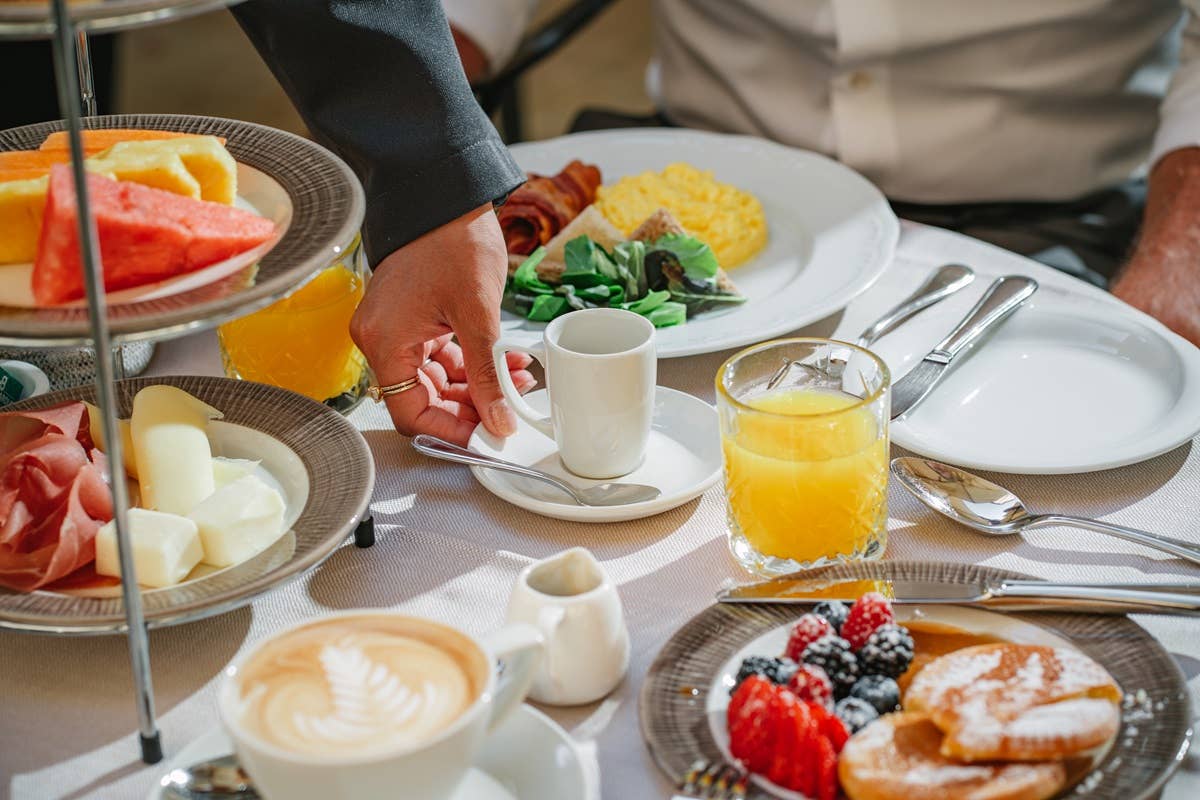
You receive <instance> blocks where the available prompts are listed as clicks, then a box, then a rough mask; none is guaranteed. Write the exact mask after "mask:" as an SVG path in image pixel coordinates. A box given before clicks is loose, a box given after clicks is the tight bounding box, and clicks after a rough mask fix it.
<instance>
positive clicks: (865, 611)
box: [842, 592, 896, 650]
mask: <svg viewBox="0 0 1200 800" xmlns="http://www.w3.org/2000/svg"><path fill="white" fill-rule="evenodd" d="M895 621H896V615H895V614H894V613H892V604H891V602H889V601H888V599H887V598H886V597H884V596H883V595H881V594H880V593H879V592H867V593H866V594H864V595H863V596H862V597H860V598H858V601H857V602H855V604H854V606H853V607H852V608H851V609H850V613H849V614H848V615H847V616H846V621H845V623H843V624H842V638H843V639H845V640H846V641H848V642H849V643H850V647H851V648H852V649H854V650H858V649H859V648H861V647H862V646H863V645H864V644H866V643H867V639H869V638H871V634H872V633H874V632H875V630H876V629H877V628H879V627H880V626H881V625H889V624H891V623H894V622H895Z"/></svg>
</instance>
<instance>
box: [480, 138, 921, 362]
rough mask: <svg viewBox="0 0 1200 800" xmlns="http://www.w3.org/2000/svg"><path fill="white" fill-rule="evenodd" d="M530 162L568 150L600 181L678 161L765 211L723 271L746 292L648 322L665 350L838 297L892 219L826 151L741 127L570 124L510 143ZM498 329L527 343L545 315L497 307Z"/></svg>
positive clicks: (810, 310)
mask: <svg viewBox="0 0 1200 800" xmlns="http://www.w3.org/2000/svg"><path fill="white" fill-rule="evenodd" d="M512 154H513V157H514V158H516V160H517V163H518V164H520V165H521V167H522V168H523V169H525V170H527V171H530V172H538V173H543V174H551V175H553V174H555V173H557V172H558V171H559V170H561V169H562V168H563V167H564V166H565V165H566V164H567V163H568V162H569V161H571V160H572V159H576V158H578V159H580V160H582V161H585V162H587V163H590V164H595V165H596V166H598V167H599V168H600V171H601V174H602V176H603V181H604V183H605V184H611V183H614V182H616V181H617V180H618V179H620V178H622V177H624V176H626V175H636V174H638V173H640V172H645V171H647V170H653V171H658V170H661V169H662V168H663V167H666V166H667V165H668V164H672V163H674V162H677V161H685V162H688V163H690V164H692V165H693V166H695V167H698V168H699V169H704V170H711V171H712V173H713V175H714V177H715V178H716V179H717V180H719V181H722V182H725V183H730V184H733V185H734V186H737V187H738V188H740V189H745V190H746V191H749V192H751V193H753V194H754V195H755V196H756V197H758V199H759V200H760V201H761V202H762V205H763V210H764V211H765V212H766V216H767V226H768V236H769V239H768V242H767V246H766V247H765V248H764V249H763V250H762V252H760V253H759V254H758V255H757V256H756V257H755V258H754V259H752V260H751V261H749V262H748V263H746V264H743V265H741V266H739V267H737V268H736V269H734V270H733V271H732V272H731V273H730V277H731V278H732V279H733V281H734V282H735V283H736V284H737V285H738V288H739V289H740V290H741V291H742V293H743V294H745V295H746V297H747V298H748V300H747V301H746V302H745V303H743V304H742V305H740V306H737V307H736V308H732V309H727V310H722V311H714V312H710V313H705V314H701V315H698V316H696V317H693V318H692V319H689V320H688V321H687V324H686V325H679V326H675V327H671V328H663V329H661V330H659V331H658V336H657V338H656V347H657V349H658V355H659V356H661V357H663V358H672V357H675V356H690V355H696V354H699V353H712V352H716V351H719V350H727V349H729V348H731V347H740V346H742V345H747V344H751V343H753V342H761V341H763V340H764V339H770V338H772V337H775V336H779V335H782V334H784V333H787V332H789V331H794V330H796V329H797V328H800V327H802V326H804V325H807V324H809V323H812V322H816V321H817V320H819V319H823V318H825V317H827V316H829V315H830V314H833V313H834V312H836V311H839V310H840V309H842V308H844V307H845V306H846V304H847V303H849V302H850V301H851V300H852V299H854V298H855V297H856V296H857V295H858V294H859V293H861V292H863V291H865V290H866V289H867V288H868V287H869V286H870V285H871V284H872V283H874V282H875V280H876V279H877V278H878V277H879V276H880V274H882V272H883V270H884V269H885V268H886V267H887V266H888V264H889V263H891V260H892V254H893V253H894V252H895V249H896V242H897V240H898V238H899V235H900V225H899V223H898V222H897V220H896V217H895V215H894V214H893V213H892V212H891V209H890V208H889V207H888V204H887V201H886V200H885V199H884V197H883V195H882V194H881V193H880V192H879V190H878V189H876V188H875V187H874V186H872V185H871V183H870V182H868V181H867V180H866V179H865V178H863V177H862V176H861V175H859V174H858V173H856V172H854V171H853V170H851V169H849V168H847V167H844V166H842V165H841V164H838V163H837V162H835V161H832V160H830V159H828V158H825V157H824V156H820V155H817V154H815V153H810V152H808V151H805V150H797V149H795V148H791V147H785V146H783V145H780V144H775V143H773V142H768V141H766V140H764V139H757V138H754V137H751V136H729V135H725V134H716V133H706V132H702V131H690V130H683V129H661V130H633V131H627V130H620V131H600V132H595V133H578V134H572V135H570V136H563V137H560V138H557V139H550V140H548V141H544V142H531V143H526V144H518V145H515V146H514V147H513V148H512ZM501 326H502V328H503V330H504V339H505V341H512V342H517V343H520V344H532V343H534V342H535V341H538V340H540V339H541V335H542V329H543V328H545V325H544V324H543V323H538V322H530V321H529V320H526V319H523V318H520V317H518V316H516V315H513V314H509V313H508V312H504V314H503V318H502V322H501Z"/></svg>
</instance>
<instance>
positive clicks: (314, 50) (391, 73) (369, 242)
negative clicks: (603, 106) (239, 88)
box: [233, 0, 524, 264]
mask: <svg viewBox="0 0 1200 800" xmlns="http://www.w3.org/2000/svg"><path fill="white" fill-rule="evenodd" d="M233 12H234V14H235V15H236V16H237V19H238V22H239V23H240V24H241V26H242V28H243V30H245V32H246V34H247V35H248V36H249V37H250V40H251V41H252V42H253V43H254V45H255V47H257V48H258V51H259V53H261V54H262V56H263V58H264V59H265V60H266V62H267V64H268V65H269V66H270V67H271V70H272V71H273V72H274V73H275V77H276V78H278V79H279V82H280V83H281V84H282V85H283V88H284V90H285V91H286V92H287V93H288V95H289V96H290V97H291V99H292V102H293V103H295V104H296V107H297V108H298V109H299V110H300V114H301V116H303V118H304V121H305V123H307V125H308V126H309V129H310V130H311V131H312V133H313V135H314V136H315V137H316V138H317V139H318V140H319V141H320V142H321V143H322V144H324V145H326V146H327V147H329V148H330V149H332V150H334V151H335V152H336V153H338V155H340V156H341V157H342V158H344V159H345V160H346V161H347V163H349V164H350V166H351V168H353V169H354V171H355V172H356V173H357V174H358V176H359V178H360V179H361V180H362V182H363V186H364V188H365V189H366V194H367V215H366V223H365V226H364V241H365V244H366V248H367V254H368V257H369V258H370V261H371V263H372V264H376V263H378V261H379V260H380V259H382V258H383V257H384V256H386V255H388V254H389V253H391V252H392V251H394V250H396V249H397V248H399V247H401V246H403V245H405V244H407V243H408V242H410V241H412V240H413V239H416V238H417V237H419V236H420V235H421V234H423V233H426V232H427V231H430V230H432V229H434V228H436V227H438V226H439V225H442V224H444V223H446V222H449V221H451V220H453V219H455V218H457V217H459V216H461V215H463V214H465V213H466V212H468V211H470V210H471V209H473V208H477V207H478V206H481V205H483V204H484V203H487V202H489V201H491V200H495V199H498V198H500V197H502V196H504V195H505V194H507V193H508V192H510V191H512V189H514V188H515V187H516V186H517V185H519V184H520V183H521V181H522V180H524V175H523V174H522V173H521V171H520V170H519V169H518V168H517V166H516V164H515V163H514V162H513V160H512V157H511V156H510V155H509V154H508V150H507V149H506V148H505V146H504V144H503V143H502V142H501V141H500V137H499V136H498V135H497V134H496V130H495V128H493V127H492V124H491V122H490V121H489V120H488V118H487V116H486V115H485V114H484V113H483V111H482V110H481V109H480V107H479V104H478V103H477V102H476V101H475V97H474V95H473V94H472V93H471V88H470V86H469V85H468V84H467V80H466V77H465V76H464V75H463V71H462V66H461V64H460V63H459V60H458V53H457V51H456V50H455V48H454V42H453V40H452V38H451V36H450V29H449V26H448V25H447V24H446V18H445V15H444V14H443V12H442V6H441V2H440V0H248V2H245V3H242V4H240V5H237V6H234V8H233Z"/></svg>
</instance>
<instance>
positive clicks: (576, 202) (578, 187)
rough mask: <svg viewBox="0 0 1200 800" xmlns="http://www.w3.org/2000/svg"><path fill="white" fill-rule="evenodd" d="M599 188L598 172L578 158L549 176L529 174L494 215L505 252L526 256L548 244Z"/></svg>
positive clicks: (590, 202)
mask: <svg viewBox="0 0 1200 800" xmlns="http://www.w3.org/2000/svg"><path fill="white" fill-rule="evenodd" d="M599 186H600V170H599V169H598V168H597V167H595V166H594V165H592V164H584V163H583V162H582V161H579V160H578V159H577V160H575V161H572V162H571V163H570V164H567V166H566V167H564V168H563V171H562V172H560V173H558V174H557V175H554V176H551V177H547V176H545V175H536V174H534V173H530V174H529V179H528V180H527V181H526V182H525V183H524V185H522V186H521V188H519V189H517V190H516V191H515V192H513V193H512V194H511V195H509V198H508V201H507V202H506V203H505V204H504V205H503V206H501V207H500V210H499V211H498V212H496V213H497V216H498V217H499V219H500V228H501V230H503V231H504V243H505V246H506V247H507V248H508V252H510V253H514V254H516V255H529V254H530V253H532V252H533V251H534V250H536V249H537V248H538V247H539V246H540V245H544V244H545V243H546V242H548V241H550V240H551V239H552V238H554V234H556V233H558V232H559V231H560V230H562V229H563V228H564V227H566V225H567V223H569V222H570V221H571V220H573V219H575V217H577V216H578V215H579V212H581V211H583V209H585V208H587V207H588V206H589V205H591V204H592V202H593V201H594V200H595V199H596V189H597V188H599Z"/></svg>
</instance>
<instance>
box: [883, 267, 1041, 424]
mask: <svg viewBox="0 0 1200 800" xmlns="http://www.w3.org/2000/svg"><path fill="white" fill-rule="evenodd" d="M1037 288H1038V285H1037V281H1035V280H1034V279H1033V278H1027V277H1025V276H1023V275H1006V276H1004V277H1003V278H997V279H996V280H995V281H994V282H993V283H992V285H991V286H989V287H988V290H987V291H986V292H984V293H983V297H981V298H979V302H978V303H976V304H975V307H974V308H972V309H971V312H970V313H969V314H967V316H966V317H964V318H963V321H962V322H960V323H958V325H957V326H955V328H954V330H952V331H950V335H949V336H947V337H946V338H945V339H942V341H940V342H938V345H937V347H935V348H933V350H931V351H929V355H927V356H925V358H924V359H922V360H921V362H920V363H919V364H917V365H916V366H915V367H913V368H912V370H911V371H910V372H909V373H908V374H907V375H905V376H904V377H903V378H901V379H900V380H899V381H897V382H896V384H895V385H894V386H893V387H892V419H896V418H897V417H900V416H903V415H904V414H906V413H908V412H909V411H912V409H913V407H915V406H916V405H917V404H918V403H920V402H921V401H922V400H924V399H925V396H926V395H928V394H929V392H930V390H931V389H933V387H934V386H936V385H937V383H938V381H940V380H941V379H942V376H943V375H944V374H945V373H946V368H947V367H949V366H950V365H951V364H952V363H953V362H954V360H955V359H956V358H958V357H959V356H961V355H962V354H963V351H964V350H966V349H967V348H968V347H970V345H971V344H973V343H974V342H976V341H977V340H978V339H979V338H980V337H981V336H983V335H984V334H985V333H987V332H988V331H990V330H992V329H994V328H995V327H997V326H998V325H1000V324H1001V323H1002V322H1004V320H1006V319H1008V318H1009V316H1011V315H1012V313H1013V312H1014V311H1016V310H1017V309H1018V308H1020V306H1021V304H1022V303H1024V302H1025V301H1026V300H1028V299H1029V298H1030V297H1031V296H1032V295H1033V293H1034V292H1036V291H1037Z"/></svg>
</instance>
